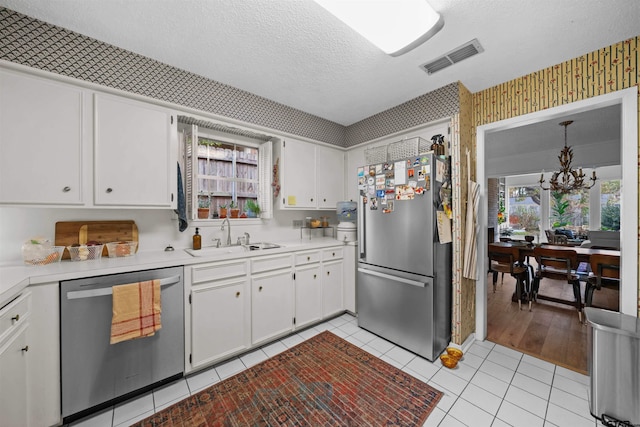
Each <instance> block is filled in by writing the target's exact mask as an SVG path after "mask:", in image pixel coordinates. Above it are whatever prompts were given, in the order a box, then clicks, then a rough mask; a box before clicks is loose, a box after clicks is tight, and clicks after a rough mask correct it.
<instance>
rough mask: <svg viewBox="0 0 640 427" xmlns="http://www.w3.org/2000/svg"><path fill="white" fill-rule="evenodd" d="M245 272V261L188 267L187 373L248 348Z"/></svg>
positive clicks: (247, 295) (248, 310)
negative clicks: (188, 346)
mask: <svg viewBox="0 0 640 427" xmlns="http://www.w3.org/2000/svg"><path fill="white" fill-rule="evenodd" d="M247 270H248V269H247V262H246V261H245V260H239V261H230V262H219V263H211V264H204V265H200V266H195V267H192V270H191V280H192V286H191V294H190V299H191V307H190V308H191V337H190V338H191V339H190V342H191V348H190V350H191V351H190V353H189V355H190V357H189V360H190V366H188V368H189V369H188V370H189V371H190V370H192V369H197V368H200V367H204V366H208V365H211V364H212V363H214V362H216V361H219V360H222V359H225V358H227V357H229V356H231V355H233V354H236V353H239V352H242V351H244V350H246V349H248V348H249V347H250V346H251V329H250V323H249V319H250V303H251V299H250V295H249V279H248V271H247Z"/></svg>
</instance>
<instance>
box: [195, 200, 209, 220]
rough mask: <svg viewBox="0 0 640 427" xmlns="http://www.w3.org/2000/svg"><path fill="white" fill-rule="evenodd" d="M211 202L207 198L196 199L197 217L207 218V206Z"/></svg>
mask: <svg viewBox="0 0 640 427" xmlns="http://www.w3.org/2000/svg"><path fill="white" fill-rule="evenodd" d="M210 205H211V202H210V201H209V199H199V200H198V219H207V218H209V206H210Z"/></svg>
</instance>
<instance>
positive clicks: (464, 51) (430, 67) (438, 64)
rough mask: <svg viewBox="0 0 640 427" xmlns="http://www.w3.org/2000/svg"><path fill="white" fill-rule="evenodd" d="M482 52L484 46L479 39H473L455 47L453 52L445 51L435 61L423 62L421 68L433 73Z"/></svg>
mask: <svg viewBox="0 0 640 427" xmlns="http://www.w3.org/2000/svg"><path fill="white" fill-rule="evenodd" d="M480 52H484V48H483V47H482V46H480V42H479V41H478V39H473V40H471V41H470V42H467V43H465V44H463V45H462V46H459V47H457V48H455V49H453V50H452V51H451V52H448V53H445V54H444V55H442V56H441V57H440V58H436V59H434V60H433V61H429V62H427V63H425V64H422V65H421V66H420V68H422V69H423V70H424V71H426V72H427V74H433V73H435V72H436V71H440V70H442V69H443V68H447V67H448V66H449V65H453V64H456V63H458V62H460V61H462V60H463V59H467V58H469V57H470V56H473V55H475V54H477V53H480Z"/></svg>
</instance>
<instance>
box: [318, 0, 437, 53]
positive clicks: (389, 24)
mask: <svg viewBox="0 0 640 427" xmlns="http://www.w3.org/2000/svg"><path fill="white" fill-rule="evenodd" d="M315 2H316V3H318V4H319V5H320V6H322V7H323V8H325V9H326V10H328V11H329V12H331V13H332V14H333V15H335V16H336V17H337V18H338V19H340V20H341V21H342V22H344V23H345V24H347V25H348V26H350V27H351V28H353V29H354V30H356V31H357V32H358V33H360V34H361V35H362V36H364V37H365V38H366V39H367V40H369V41H370V42H371V43H373V44H375V45H376V46H378V47H379V48H380V49H382V50H383V51H384V52H385V53H387V54H389V55H391V56H398V55H402V54H403V53H406V52H408V51H410V50H411V49H413V48H415V47H417V46H419V45H421V44H422V43H424V42H425V41H427V40H428V39H430V38H431V37H432V36H433V35H434V34H436V33H437V32H438V31H440V29H441V28H442V27H443V25H444V21H443V20H442V16H441V15H440V14H439V13H437V12H436V11H435V10H433V8H432V7H431V6H430V5H429V3H427V2H426V0H315Z"/></svg>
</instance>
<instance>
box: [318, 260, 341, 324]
mask: <svg viewBox="0 0 640 427" xmlns="http://www.w3.org/2000/svg"><path fill="white" fill-rule="evenodd" d="M342 269H343V265H342V260H339V261H331V262H328V263H323V264H322V317H323V318H325V317H329V316H332V315H334V314H337V313H339V312H342V311H344V304H343V299H342V294H343V291H342V283H343V277H342Z"/></svg>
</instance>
